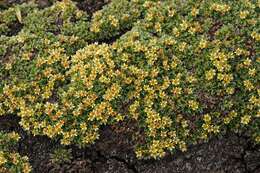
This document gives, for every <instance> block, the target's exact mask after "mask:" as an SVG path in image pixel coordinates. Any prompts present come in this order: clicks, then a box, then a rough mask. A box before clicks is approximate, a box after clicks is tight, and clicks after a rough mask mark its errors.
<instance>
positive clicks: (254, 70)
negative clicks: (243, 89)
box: [248, 68, 256, 77]
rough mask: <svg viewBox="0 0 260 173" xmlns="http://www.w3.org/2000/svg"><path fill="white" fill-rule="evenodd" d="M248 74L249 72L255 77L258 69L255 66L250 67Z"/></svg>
mask: <svg viewBox="0 0 260 173" xmlns="http://www.w3.org/2000/svg"><path fill="white" fill-rule="evenodd" d="M248 74H249V75H250V76H252V77H254V76H255V74H256V69H255V68H250V69H249V71H248Z"/></svg>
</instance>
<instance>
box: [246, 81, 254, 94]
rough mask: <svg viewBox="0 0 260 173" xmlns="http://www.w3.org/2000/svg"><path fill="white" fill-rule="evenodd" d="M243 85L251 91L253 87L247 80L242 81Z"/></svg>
mask: <svg viewBox="0 0 260 173" xmlns="http://www.w3.org/2000/svg"><path fill="white" fill-rule="evenodd" d="M244 86H245V88H246V89H247V90H248V91H251V90H252V89H254V85H253V84H252V83H251V82H250V81H249V80H245V81H244Z"/></svg>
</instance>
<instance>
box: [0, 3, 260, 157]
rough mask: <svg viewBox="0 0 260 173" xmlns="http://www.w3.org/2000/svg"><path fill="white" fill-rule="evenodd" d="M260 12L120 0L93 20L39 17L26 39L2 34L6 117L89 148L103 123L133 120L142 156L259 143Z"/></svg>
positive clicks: (254, 6) (59, 11)
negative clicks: (227, 136)
mask: <svg viewBox="0 0 260 173" xmlns="http://www.w3.org/2000/svg"><path fill="white" fill-rule="evenodd" d="M259 8H260V6H259V4H258V3H256V2H255V1H248V0H239V1H230V2H227V3H222V2H220V1H218V2H216V1H213V0H209V1H200V2H199V3H194V0H187V1H179V0H166V1H159V0H158V1H157V0H151V1H150V0H149V1H142V0H132V1H119V0H114V1H112V2H111V3H110V4H108V5H107V6H106V7H104V8H103V9H102V10H100V11H97V12H96V13H94V15H93V16H92V18H91V19H90V20H89V18H88V16H87V15H86V14H83V13H82V11H80V10H78V9H77V7H76V6H75V4H74V3H73V2H71V1H68V0H66V1H65V0H64V1H61V2H56V3H54V5H53V6H51V7H48V8H46V9H43V10H40V11H34V12H32V13H30V14H28V15H27V17H25V18H24V28H23V30H22V31H21V32H20V33H19V34H17V35H15V36H12V37H6V36H3V37H0V41H2V42H4V43H5V44H6V45H4V44H3V43H1V42H0V44H1V45H3V46H2V47H3V48H0V55H2V57H3V58H1V59H0V61H1V65H0V72H1V73H0V79H1V80H0V115H5V114H8V113H13V114H17V115H18V116H20V117H21V121H20V124H21V126H22V127H23V128H24V129H26V130H27V131H29V132H31V133H33V134H34V135H47V136H48V137H50V138H56V137H57V138H59V139H60V140H61V143H62V144H64V145H69V144H72V143H76V144H78V145H82V146H84V145H88V144H91V143H93V142H94V141H95V140H96V139H98V138H99V129H100V127H101V126H103V125H111V124H115V123H117V122H118V121H124V120H125V119H134V120H135V121H136V122H137V123H138V125H139V126H140V127H142V128H144V133H145V139H146V140H145V141H146V143H140V144H137V145H136V146H137V148H136V154H137V156H138V157H140V158H143V157H153V158H159V157H162V156H164V155H165V154H166V152H167V151H174V150H175V149H180V150H182V151H185V150H186V149H187V145H190V144H196V143H197V142H199V141H201V140H207V139H209V138H210V136H212V135H215V134H218V133H223V132H224V131H226V130H227V129H230V130H234V131H239V130H245V131H248V132H249V134H251V136H252V138H253V139H254V140H255V141H256V142H258V143H259V142H260V118H259V117H260V110H259V105H260V89H259V79H260V76H259V75H260V73H259V63H260V58H259V57H260V54H259V49H260V48H259V46H260V44H259V40H260V39H259V29H258V28H259V24H260V23H259V21H258V20H257V18H256V16H257V13H258V11H259ZM36 16H37V17H36ZM38 18H40V19H41V20H39V21H37V20H38ZM47 21H52V22H49V23H48V22H47ZM42 23H43V24H42ZM34 25H36V27H34ZM126 29H129V31H128V32H126V33H125V34H123V35H122V36H120V37H119V38H118V39H116V40H115V41H114V42H113V43H111V44H106V43H98V42H101V41H104V40H107V39H111V38H114V37H115V36H118V35H119V33H120V32H121V31H124V30H126ZM93 41H96V43H91V42H93ZM36 44H37V46H35V45H36Z"/></svg>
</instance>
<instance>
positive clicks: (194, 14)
mask: <svg viewBox="0 0 260 173" xmlns="http://www.w3.org/2000/svg"><path fill="white" fill-rule="evenodd" d="M198 14H199V9H197V8H194V7H193V8H192V10H191V15H192V16H197V15H198Z"/></svg>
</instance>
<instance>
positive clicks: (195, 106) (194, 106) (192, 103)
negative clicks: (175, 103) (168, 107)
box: [188, 100, 199, 111]
mask: <svg viewBox="0 0 260 173" xmlns="http://www.w3.org/2000/svg"><path fill="white" fill-rule="evenodd" d="M188 105H189V107H190V108H191V109H192V110H194V111H195V110H197V109H198V108H199V104H198V102H196V101H194V100H189V101H188Z"/></svg>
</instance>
